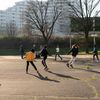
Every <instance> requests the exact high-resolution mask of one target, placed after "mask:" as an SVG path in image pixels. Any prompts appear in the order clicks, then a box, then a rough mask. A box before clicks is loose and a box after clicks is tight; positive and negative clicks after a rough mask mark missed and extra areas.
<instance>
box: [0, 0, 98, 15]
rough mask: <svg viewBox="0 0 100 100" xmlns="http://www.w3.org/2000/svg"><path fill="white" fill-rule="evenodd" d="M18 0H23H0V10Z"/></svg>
mask: <svg viewBox="0 0 100 100" xmlns="http://www.w3.org/2000/svg"><path fill="white" fill-rule="evenodd" d="M19 1H23V0H0V10H5V9H7V8H8V7H12V6H13V5H14V4H15V2H19ZM43 1H45V0H43ZM98 9H100V5H99V6H98V8H97V10H98ZM99 15H100V14H99Z"/></svg>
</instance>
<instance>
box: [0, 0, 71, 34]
mask: <svg viewBox="0 0 100 100" xmlns="http://www.w3.org/2000/svg"><path fill="white" fill-rule="evenodd" d="M54 4H57V5H58V6H59V10H60V11H62V15H61V16H60V17H59V19H58V20H57V22H56V24H55V28H54V33H55V34H60V35H62V34H69V32H70V19H69V12H68V9H69V8H68V5H67V0H50V6H49V15H48V16H52V8H53V6H54ZM26 6H27V1H26V0H23V1H21V2H16V3H15V5H14V6H13V7H10V8H8V9H7V10H5V11H0V33H5V32H6V25H7V24H9V23H14V24H15V25H16V27H17V29H18V31H21V30H22V28H23V26H24V25H25V22H24V21H23V18H22V16H23V12H24V11H25V9H26Z"/></svg>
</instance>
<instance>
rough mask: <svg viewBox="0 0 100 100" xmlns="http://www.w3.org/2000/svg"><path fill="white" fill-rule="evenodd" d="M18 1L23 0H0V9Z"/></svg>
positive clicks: (4, 8)
mask: <svg viewBox="0 0 100 100" xmlns="http://www.w3.org/2000/svg"><path fill="white" fill-rule="evenodd" d="M19 1H23V0H0V10H6V9H7V8H8V7H12V6H13V5H14V4H15V2H19ZM43 1H45V0H43Z"/></svg>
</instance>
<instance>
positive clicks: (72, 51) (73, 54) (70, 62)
mask: <svg viewBox="0 0 100 100" xmlns="http://www.w3.org/2000/svg"><path fill="white" fill-rule="evenodd" d="M78 48H79V46H78V45H77V44H74V45H73V46H72V48H71V50H70V51H69V52H68V54H70V53H72V58H71V59H70V61H69V62H68V63H67V64H66V65H67V67H71V68H73V63H74V61H75V60H76V56H77V55H78V52H79V50H78Z"/></svg>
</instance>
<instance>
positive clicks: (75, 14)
mask: <svg viewBox="0 0 100 100" xmlns="http://www.w3.org/2000/svg"><path fill="white" fill-rule="evenodd" d="M99 3H100V0H76V1H74V2H73V3H72V2H68V5H69V7H70V10H69V11H70V17H71V18H72V19H73V20H74V21H76V22H77V23H78V25H79V27H80V28H81V30H82V31H83V32H84V36H85V40H86V53H88V52H89V51H88V43H89V40H88V37H89V31H90V30H91V29H92V28H93V18H95V17H96V16H97V15H98V14H99V12H100V10H98V11H96V7H97V6H98V4H99ZM80 28H79V29H80Z"/></svg>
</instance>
